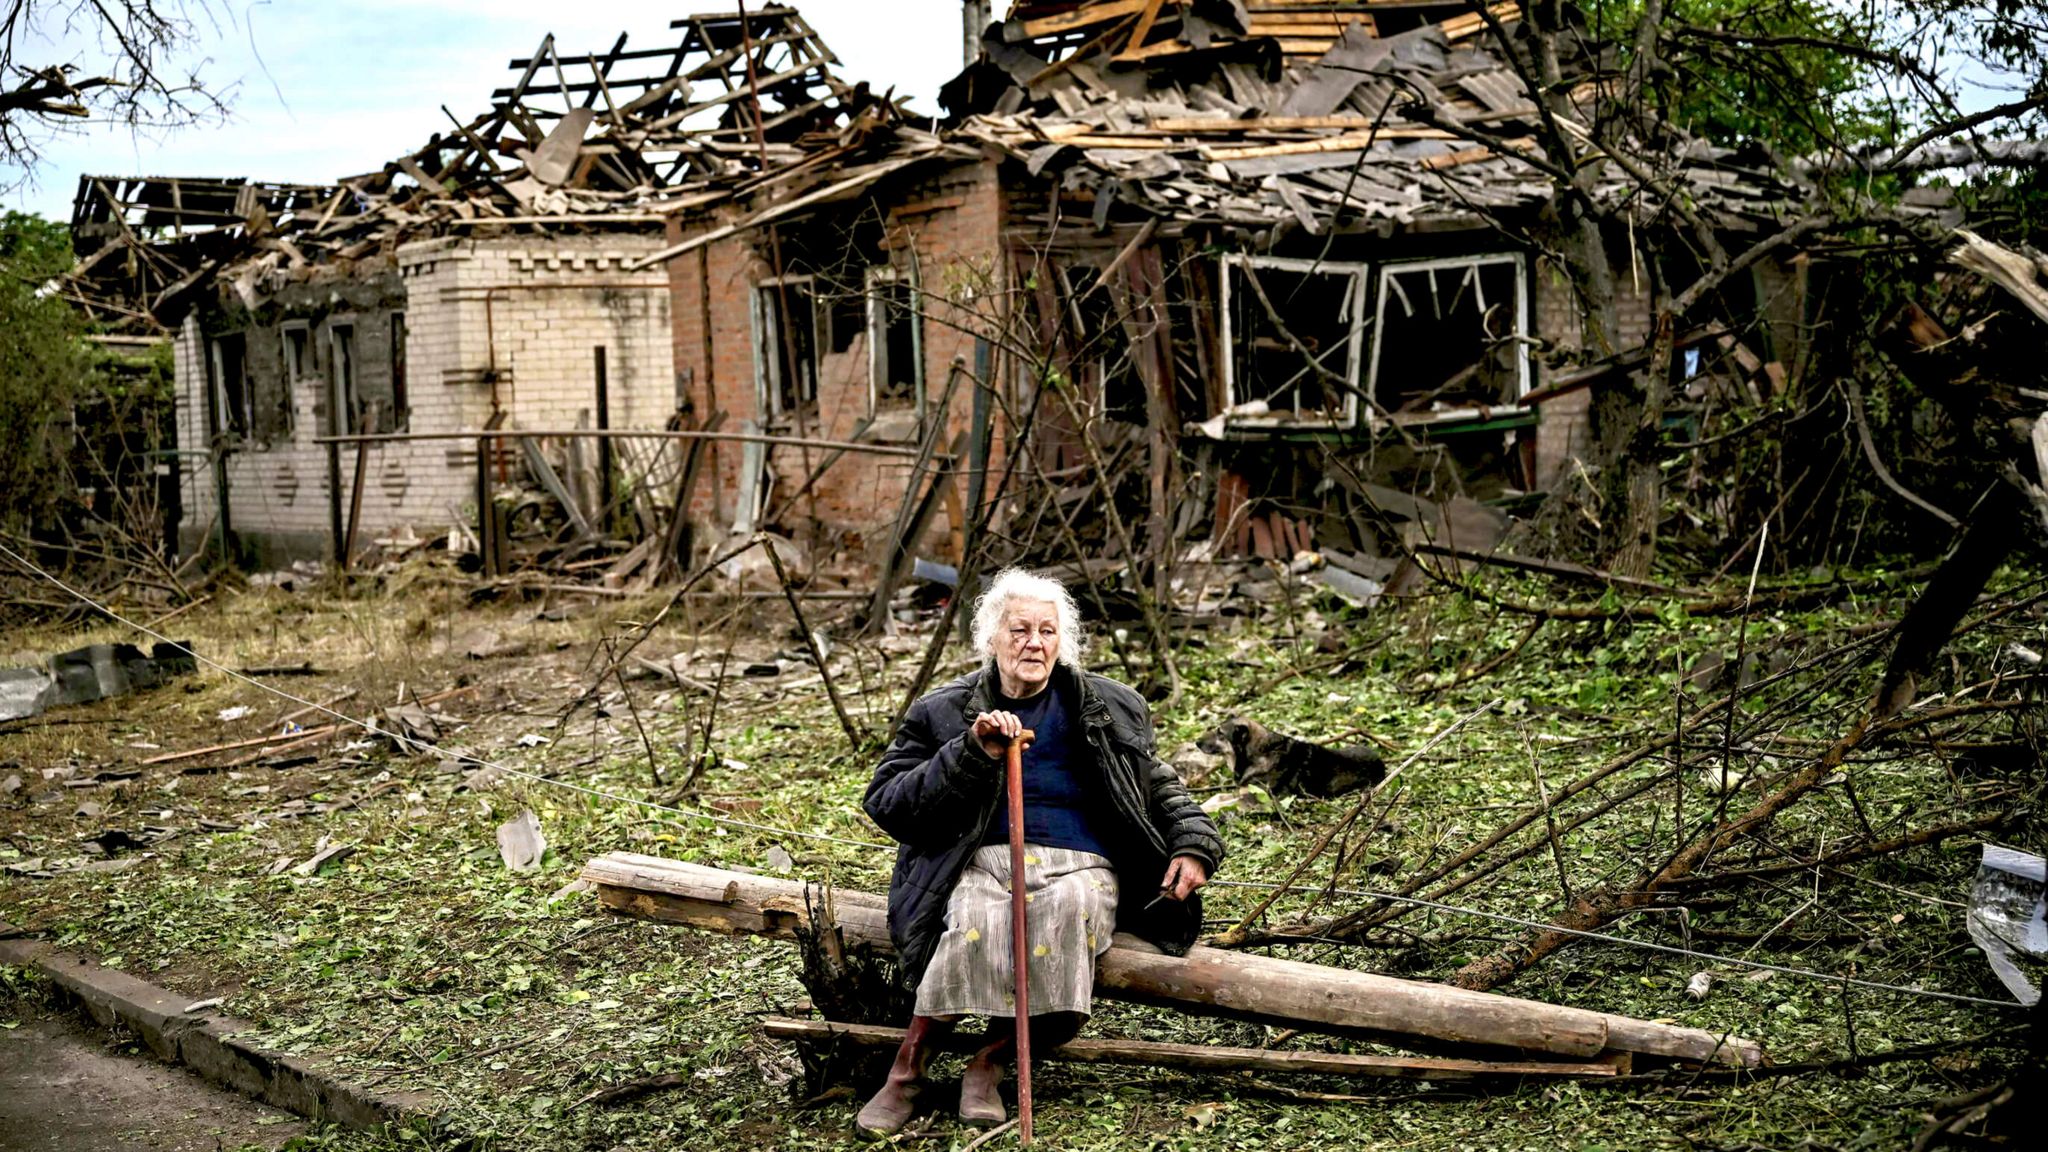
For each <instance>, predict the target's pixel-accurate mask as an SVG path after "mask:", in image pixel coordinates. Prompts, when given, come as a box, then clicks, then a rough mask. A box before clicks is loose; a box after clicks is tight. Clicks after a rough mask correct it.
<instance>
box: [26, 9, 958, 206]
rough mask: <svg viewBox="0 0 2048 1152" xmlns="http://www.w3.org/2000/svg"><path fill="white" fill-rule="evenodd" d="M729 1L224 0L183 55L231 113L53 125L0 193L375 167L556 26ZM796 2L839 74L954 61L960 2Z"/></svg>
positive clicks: (573, 41) (901, 81)
mask: <svg viewBox="0 0 2048 1152" xmlns="http://www.w3.org/2000/svg"><path fill="white" fill-rule="evenodd" d="M722 6H723V5H722V4H720V3H719V0H703V2H702V3H700V4H697V5H683V4H676V3H659V4H658V3H649V2H645V0H632V2H613V3H586V4H581V5H574V4H567V5H565V4H562V3H560V0H433V2H431V3H427V2H417V0H409V2H399V0H354V2H353V3H348V4H333V3H327V2H319V3H309V2H305V0H291V2H289V3H287V2H284V0H278V2H273V3H263V2H258V3H250V4H238V5H237V6H236V7H233V8H223V9H221V10H220V13H221V17H222V18H220V19H217V20H215V21H213V22H211V23H209V24H207V25H204V26H203V27H202V29H201V31H202V35H204V36H205V37H206V39H207V42H206V43H205V44H204V47H203V50H201V51H199V52H195V53H194V54H192V56H191V57H190V58H188V59H185V60H181V61H180V62H179V63H180V64H181V65H182V66H184V67H196V68H197V69H198V70H199V73H200V75H201V76H202V78H203V79H204V80H205V81H206V83H207V84H208V85H209V86H210V87H212V88H214V89H215V90H217V91H224V92H231V93H232V95H233V104H234V113H233V118H232V120H231V121H230V122H229V123H228V124H226V125H212V126H205V127H200V128H193V129H184V130H178V131H173V132H168V133H163V134H153V135H148V136H137V135H135V134H132V133H130V132H129V131H128V130H127V129H126V128H123V127H120V126H118V125H112V124H96V123H89V124H87V125H84V126H82V127H81V129H80V130H79V131H77V132H75V133H72V134H68V135H65V136H62V137H60V138H58V139H56V140H54V141H52V142H51V143H50V145H49V147H48V148H47V149H46V150H45V154H44V161H43V163H42V164H41V165H39V166H38V168H37V170H36V172H35V173H34V177H35V180H34V184H33V186H29V187H24V188H21V189H19V190H17V191H15V192H13V193H10V194H8V195H7V196H5V197H4V198H0V205H5V206H6V207H13V208H20V209H25V210H28V211H34V212H40V213H42V214H43V215H45V216H49V217H52V218H55V219H65V218H68V217H69V215H70V210H71V195H72V191H73V189H74V188H75V187H76V186H77V182H78V177H79V175H81V174H82V173H87V172H93V173H109V174H121V175H125V174H150V175H193V176H248V177H251V178H253V179H263V180H282V181H298V182H306V183H316V182H323V181H328V180H333V179H336V178H338V177H341V176H346V175H352V174H354V173H358V172H364V171H369V170H371V169H375V168H378V167H381V166H382V165H383V164H385V163H386V162H387V161H389V160H390V159H391V158H392V157H393V156H396V155H398V154H400V153H402V152H404V151H406V150H408V149H410V148H414V147H417V146H418V145H419V144H421V143H423V142H424V141H425V140H426V138H427V137H428V136H429V135H431V134H432V133H434V132H437V131H441V130H443V129H445V128H447V127H448V126H449V122H448V118H447V116H445V115H444V114H443V113H442V112H441V106H442V105H443V104H446V105H447V106H448V108H449V110H450V111H452V112H453V113H454V114H455V115H456V116H458V117H461V118H462V119H464V120H467V119H469V118H470V117H472V116H475V115H476V114H478V113H480V112H482V111H484V110H485V109H486V108H487V107H488V106H489V102H490V95H491V90H492V89H494V88H497V87H499V86H501V85H503V84H505V83H507V82H508V81H509V79H510V76H509V72H508V69H507V64H508V62H509V61H511V60H513V59H514V58H517V57H524V56H526V55H528V54H529V53H530V52H532V51H533V49H534V48H535V47H536V46H537V45H538V44H539V43H540V41H541V38H542V37H543V36H544V35H546V34H547V33H549V32H553V33H554V34H555V40H556V43H557V45H558V46H559V49H560V51H562V52H564V53H583V52H600V51H604V50H606V49H609V48H610V47H611V46H612V42H613V41H614V40H615V39H617V37H618V34H619V33H620V32H621V31H624V32H628V33H630V34H631V39H630V41H629V46H631V47H649V46H656V45H665V44H669V43H672V42H673V41H672V39H671V37H672V36H674V35H676V33H673V32H671V31H670V29H669V27H668V24H669V21H670V20H671V19H674V18H675V17H676V16H678V15H682V14H685V13H688V12H694V11H707V10H716V9H718V8H720V7H722ZM799 9H800V11H801V12H802V13H803V15H804V18H805V19H806V20H807V21H808V22H809V23H810V25H811V27H812V28H813V29H814V30H815V31H816V32H817V33H818V35H819V36H820V37H821V38H822V39H823V40H824V41H825V43H826V44H827V45H828V46H829V47H830V48H831V49H832V51H833V53H834V54H835V55H837V56H838V57H839V59H840V65H839V66H838V68H836V69H835V71H837V72H838V73H839V74H840V75H841V76H843V77H845V78H846V79H848V80H866V81H868V82H869V83H870V84H872V85H873V86H874V87H875V88H876V90H878V91H879V90H881V89H885V88H888V87H890V86H892V85H893V86H894V87H895V89H896V91H897V94H898V95H909V96H911V97H913V98H914V99H915V101H916V105H917V107H918V110H919V111H922V112H925V113H928V114H929V113H936V112H937V111H938V89H939V85H940V84H942V83H944V82H945V81H946V80H948V79H950V78H951V77H952V76H953V75H954V73H956V72H957V71H959V67H960V5H959V4H958V3H955V2H953V0H914V2H897V3H862V2H860V0H811V2H810V3H803V4H800V5H799ZM252 41H253V48H252ZM52 48H53V50H54V51H55V52H57V53H60V54H61V56H52V57H45V58H71V57H73V56H77V55H85V56H88V57H90V56H91V55H92V54H93V53H94V51H95V49H94V48H93V46H92V45H91V44H90V43H89V42H83V41H81V42H76V43H67V42H65V41H64V40H63V39H61V38H60V39H59V40H58V42H57V43H56V44H55V45H53V46H52ZM280 96H282V99H281V100H280Z"/></svg>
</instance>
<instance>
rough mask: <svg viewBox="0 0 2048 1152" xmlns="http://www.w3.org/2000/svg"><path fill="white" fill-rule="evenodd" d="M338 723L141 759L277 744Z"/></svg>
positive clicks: (327, 729)
mask: <svg viewBox="0 0 2048 1152" xmlns="http://www.w3.org/2000/svg"><path fill="white" fill-rule="evenodd" d="M339 727H341V726H340V725H339V724H326V725H322V726H321V727H319V728H306V729H302V730H300V731H297V732H279V733H277V734H275V735H271V736H258V737H255V738H254V739H250V740H237V741H235V742H233V743H231V744H213V745H209V746H207V747H205V748H193V749H191V750H189V751H185V752H165V753H163V754H162V755H159V756H151V757H150V758H149V759H147V760H144V761H142V763H144V764H169V763H172V762H173V761H177V760H190V759H192V758H193V757H195V756H208V755H211V754H213V753H215V752H232V751H234V750H235V749H237V748H254V747H256V746H257V745H259V744H277V743H281V742H283V741H286V740H301V739H304V738H306V737H308V736H325V735H327V734H328V733H330V732H333V731H334V730H335V729H337V728H339Z"/></svg>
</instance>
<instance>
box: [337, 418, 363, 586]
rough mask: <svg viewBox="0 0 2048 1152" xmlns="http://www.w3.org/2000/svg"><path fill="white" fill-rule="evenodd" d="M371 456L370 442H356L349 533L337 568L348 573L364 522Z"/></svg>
mask: <svg viewBox="0 0 2048 1152" xmlns="http://www.w3.org/2000/svg"><path fill="white" fill-rule="evenodd" d="M369 456H370V445H369V442H368V441H366V440H358V441H356V474H355V480H354V482H353V483H351V484H350V485H349V486H348V531H347V532H346V533H344V534H343V535H342V538H341V556H340V557H339V558H338V559H337V561H336V567H338V568H340V569H341V570H342V571H343V572H346V571H348V566H349V565H350V564H351V563H353V562H354V561H355V556H356V528H357V526H358V525H360V524H361V523H362V521H363V479H364V474H365V473H367V472H368V471H369V462H370V461H369Z"/></svg>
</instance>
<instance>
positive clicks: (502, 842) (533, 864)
mask: <svg viewBox="0 0 2048 1152" xmlns="http://www.w3.org/2000/svg"><path fill="white" fill-rule="evenodd" d="M547 850H548V840H547V837H545V836H543V835H541V831H540V817H538V816H535V815H534V814H533V809H531V808H528V809H525V810H523V811H521V812H520V813H519V815H517V816H514V817H513V818H512V819H510V820H507V821H506V822H505V823H503V824H500V825H499V826H498V855H500V856H502V857H504V859H505V867H507V868H510V869H511V870H513V871H514V872H531V871H533V870H534V869H535V868H538V867H540V858H541V856H542V854H543V853H545V852H546V851H547Z"/></svg>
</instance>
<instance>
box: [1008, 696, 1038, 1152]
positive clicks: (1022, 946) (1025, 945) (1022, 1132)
mask: <svg viewBox="0 0 2048 1152" xmlns="http://www.w3.org/2000/svg"><path fill="white" fill-rule="evenodd" d="M1036 735H1037V733H1034V732H1033V731H1032V730H1031V729H1029V728H1026V729H1024V730H1022V731H1020V732H1018V733H1017V735H1016V737H1015V738H1013V739H1012V740H1011V741H1010V747H1009V749H1008V754H1007V755H1006V756H1005V757H1004V765H1003V774H1004V780H1005V783H1006V785H1007V787H1008V790H1009V802H1010V968H1011V970H1012V972H1013V973H1014V974H1015V976H1016V985H1017V1015H1016V1017H1015V1020H1016V1033H1017V1141H1018V1143H1020V1144H1029V1143H1031V945H1030V938H1029V934H1028V933H1027V932H1026V931H1025V926H1026V923H1027V919H1028V917H1027V914H1026V912H1025V902H1026V901H1027V900H1029V899H1030V898H1031V894H1030V893H1028V892H1026V891H1025V890H1024V750H1025V749H1027V748H1029V747H1031V741H1032V738H1033V737H1034V736H1036Z"/></svg>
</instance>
